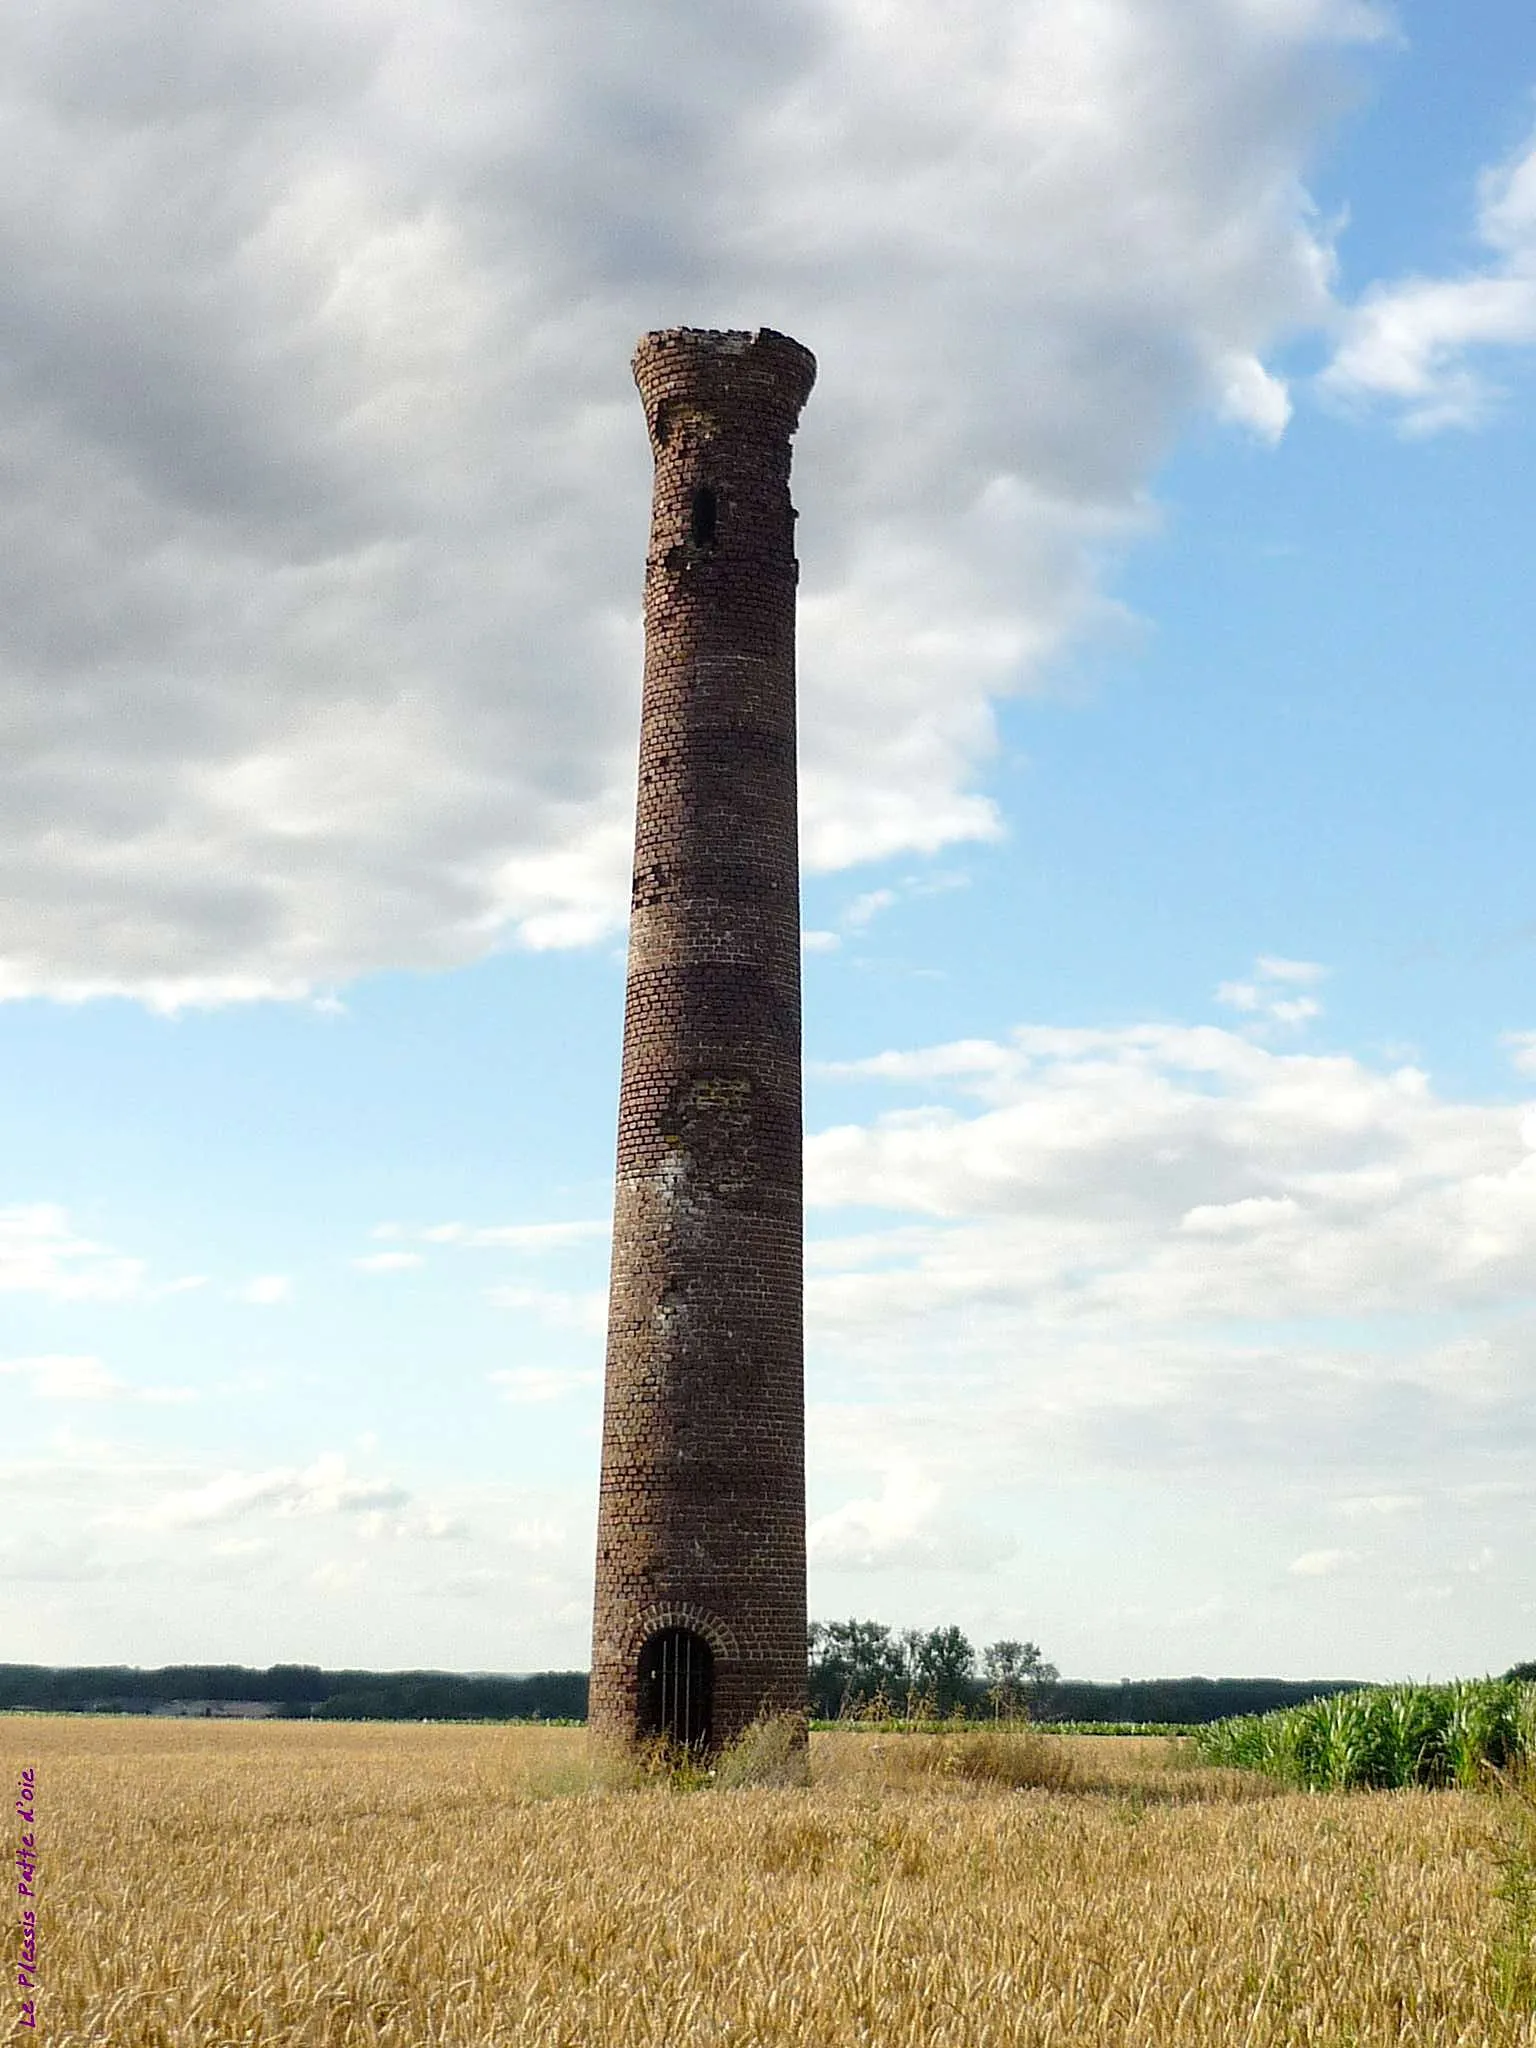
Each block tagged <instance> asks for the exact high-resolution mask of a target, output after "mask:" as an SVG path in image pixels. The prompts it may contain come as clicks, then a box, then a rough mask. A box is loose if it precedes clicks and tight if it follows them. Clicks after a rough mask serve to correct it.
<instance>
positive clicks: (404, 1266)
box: [352, 1252, 426, 1273]
mask: <svg viewBox="0 0 1536 2048" xmlns="http://www.w3.org/2000/svg"><path fill="white" fill-rule="evenodd" d="M352 1263H353V1265H354V1266H355V1267H356V1268H357V1270H358V1272H359V1273H411V1272H414V1271H415V1270H416V1268H417V1267H418V1266H422V1265H425V1263H426V1261H425V1260H424V1259H423V1258H422V1256H421V1253H420V1252H370V1253H369V1254H368V1256H367V1257H366V1258H361V1259H354V1260H353V1261H352Z"/></svg>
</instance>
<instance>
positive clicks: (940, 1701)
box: [901, 1628, 976, 1714]
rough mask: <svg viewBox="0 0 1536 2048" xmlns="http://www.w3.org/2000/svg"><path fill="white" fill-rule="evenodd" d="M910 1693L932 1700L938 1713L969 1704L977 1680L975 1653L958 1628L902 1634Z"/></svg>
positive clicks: (921, 1630)
mask: <svg viewBox="0 0 1536 2048" xmlns="http://www.w3.org/2000/svg"><path fill="white" fill-rule="evenodd" d="M901 1640H902V1644H903V1647H904V1648H905V1650H906V1653H907V1672H908V1678H909V1681H910V1684H911V1688H912V1691H913V1692H915V1693H920V1694H922V1695H923V1697H924V1698H926V1699H930V1700H932V1702H933V1704H934V1706H935V1707H936V1708H937V1709H938V1711H939V1712H940V1713H941V1714H948V1713H952V1712H953V1711H954V1709H955V1708H956V1707H964V1706H966V1705H967V1704H968V1702H969V1699H970V1695H971V1689H972V1686H973V1684H974V1681H975V1677H976V1652H975V1649H974V1648H973V1647H972V1645H971V1642H970V1639H969V1637H968V1636H966V1635H965V1633H964V1632H963V1630H961V1629H958V1628H930V1629H926V1630H925V1629H915V1628H909V1629H905V1630H904V1631H903V1632H902V1638H901Z"/></svg>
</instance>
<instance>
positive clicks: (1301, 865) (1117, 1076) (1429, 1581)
mask: <svg viewBox="0 0 1536 2048" xmlns="http://www.w3.org/2000/svg"><path fill="white" fill-rule="evenodd" d="M7 41H8V54H7V58H6V69H5V72H4V76H3V81H0V90H3V95H4V117H5V118H4V120H3V122H0V152H3V155H4V158H5V162H4V174H3V176H0V252H3V260H0V461H3V465H4V470H5V488H4V490H3V491H0V525H3V545H0V731H3V743H0V1414H3V1416H4V1418H5V1421H4V1428H3V1430H0V1470H3V1477H4V1499H5V1509H6V1511H5V1514H4V1516H3V1517H0V1660H4V1661H12V1662H41V1663H64V1662H79V1663H105V1662H118V1661H121V1662H130V1663H138V1664H143V1665H154V1664H160V1663H165V1662H170V1661H183V1660H219V1661H230V1662H243V1663H250V1664H265V1663H269V1662H272V1661H276V1660H283V1661H309V1662H316V1663H323V1664H328V1665H339V1664H354V1665H363V1666H369V1667H373V1668H392V1667H400V1666H417V1665H431V1666H437V1667H441V1668H446V1669H456V1670H496V1671H521V1670H533V1669H542V1668H549V1667H556V1668H570V1667H576V1666H583V1665H584V1664H585V1662H586V1655H587V1644H588V1631H589V1626H590V1597H591V1573H592V1558H593V1538H594V1518H595V1499H596V1481H597V1456H598V1429H599V1421H600V1409H601V1374H602V1352H603V1322H604V1309H605V1287H606V1270H607V1233H608V1227H609V1224H608V1219H609V1201H610V1182H611V1173H612V1158H613V1138H614V1119H615V1105H616V1098H617V1086H618V1055H619V1038H620V1026H621V1015H622V1004H623V981H624V957H623V955H624V916H625V910H626V899H627V893H628V892H627V879H628V860H629V837H630V829H631V820H632V813H633V781H634V755H635V746H636V739H637V732H638V716H639V675H640V654H641V639H640V621H639V594H640V580H641V574H642V567H643V556H644V548H645V531H646V523H647V517H648V502H649V456H648V451H647V446H646V439H645V432H644V423H643V419H642V416H641V412H640V408H639V404H638V401H637V399H636V396H635V394H634V390H633V386H632V383H631V380H630V374H629V367H628V362H629V355H630V351H631V349H632V347H633V344H634V341H635V338H636V336H637V335H639V334H640V333H641V332H643V331H645V330H646V329H648V328H652V327H659V326H668V325H676V324H686V325H694V326H729V327H756V326H759V325H769V326H773V327H777V328H780V329H782V330H784V331H786V332H789V333H791V334H793V335H795V336H796V337H797V338H798V339H800V340H803V341H804V342H805V343H807V345H809V346H810V347H811V348H812V349H814V350H815V352H816V354H817V356H818V359H819V363H820V373H819V378H818V382H817V386H816V389H815V392H814V393H813V395H812V397H811V400H810V402H809V404H808V406H807V409H806V412H805V416H804V420H803V423H802V427H801V430H800V433H799V435H798V437H797V440H796V444H795V497H796V503H797V505H798V507H799V510H800V522H799V529H798V531H799V545H800V551H801V561H802V573H801V584H800V680H801V793H802V812H803V818H802V857H803V863H804V892H803V893H804V923H805V960H806V989H805V1049H806V1059H807V1092H806V1180H807V1219H806V1222H807V1237H808V1287H807V1383H808V1449H809V1467H810V1471H809V1486H810V1501H809V1512H810V1531H809V1535H810V1557H811V1584H810V1591H811V1610H812V1613H813V1614H815V1615H819V1616H822V1617H831V1616H846V1615H849V1614H855V1615H860V1616H869V1617H874V1618H877V1619H881V1620H884V1621H887V1622H889V1623H891V1624H893V1625H897V1626H935V1625H939V1624H947V1623H950V1622H957V1623H959V1624H960V1625H961V1626H962V1627H964V1628H965V1629H966V1631H967V1632H968V1634H970V1635H971V1637H972V1638H973V1640H974V1641H976V1642H977V1643H978V1644H981V1643H985V1642H988V1641H992V1640H995V1639H997V1638H999V1637H1005V1636H1006V1637H1021V1638H1029V1639H1031V1640H1034V1641H1037V1642H1038V1643H1039V1644H1040V1645H1041V1647H1042V1649H1043V1650H1044V1652H1045V1654H1046V1655H1047V1656H1048V1657H1049V1658H1051V1659H1052V1660H1053V1661H1054V1662H1056V1663H1057V1664H1058V1665H1059V1666H1060V1667H1061V1668H1062V1670H1063V1671H1065V1672H1069V1673H1071V1674H1072V1675H1075V1676H1084V1677H1098V1678H1110V1679H1114V1678H1119V1677H1122V1676H1132V1675H1134V1676H1147V1675H1156V1674H1182V1673H1192V1672H1204V1673H1207V1674H1210V1675H1225V1674H1234V1675H1236V1674H1248V1675H1275V1676H1292V1677H1305V1676H1320V1675H1329V1676H1354V1677H1361V1678H1395V1677H1403V1676H1414V1677H1437V1676H1447V1675H1451V1674H1454V1673H1474V1672H1481V1671H1484V1670H1490V1669H1491V1670H1499V1669H1502V1668H1504V1667H1505V1666H1507V1665H1508V1664H1510V1663H1512V1662H1514V1661H1516V1660H1517V1659H1524V1658H1529V1657H1531V1656H1532V1655H1533V1654H1536V1479H1533V1477H1532V1472H1533V1451H1536V993H1533V988H1532V968H1533V965H1536V883H1533V881H1532V876H1533V875H1536V807H1533V805H1532V803H1531V801H1530V789H1531V774H1532V766H1531V764H1532V759H1533V746H1532V742H1533V739H1536V731H1533V726H1536V709H1533V701H1532V692H1531V688H1530V683H1531V673H1530V671H1531V655H1530V649H1531V647H1532V646H1533V644H1536V578H1533V577H1532V576H1531V574H1530V571H1529V565H1528V558H1529V553H1530V546H1529V535H1530V532H1531V528H1532V514H1533V511H1536V503H1533V500H1536V485H1533V481H1532V479H1533V476H1536V463H1533V459H1532V458H1533V454H1536V21H1533V19H1532V17H1531V15H1530V12H1529V8H1528V6H1526V5H1524V4H1523V0H1470V4H1469V5H1468V6H1466V7H1462V8H1457V9H1455V10H1451V9H1446V8H1444V7H1438V6H1431V5H1430V4H1429V0H1400V4H1398V5H1396V6H1389V5H1386V4H1382V5H1375V4H1365V0H955V4H953V5H951V6H948V7H946V8H944V9H934V8H933V7H931V6H930V5H927V4H926V0H771V4H770V0H737V4H736V5H734V6H732V7H731V8H728V9H722V8H720V7H718V6H707V5H705V4H703V0H647V4H646V5H645V6H643V7H642V6H639V5H638V4H635V0H604V4H601V5H599V4H596V0H559V4H558V5H555V4H553V0H513V4H511V5H508V4H507V0H494V4H493V0H411V4H406V0H303V4H302V5H300V4H298V0H248V4H246V5H243V6H242V7H240V8H239V9H210V8H206V7H202V6H198V5H196V4H193V0H60V4H58V5H55V6H52V7H50V8H47V9H37V10H33V11H32V12H31V14H30V15H29V16H28V17H27V18H26V19H25V20H20V19H18V22H17V24H16V27H15V33H14V34H13V35H12V36H10V37H8V39H7Z"/></svg>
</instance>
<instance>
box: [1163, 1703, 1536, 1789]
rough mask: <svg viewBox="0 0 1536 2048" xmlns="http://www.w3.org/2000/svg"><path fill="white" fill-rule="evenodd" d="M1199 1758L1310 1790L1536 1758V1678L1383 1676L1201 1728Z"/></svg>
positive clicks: (1474, 1773)
mask: <svg viewBox="0 0 1536 2048" xmlns="http://www.w3.org/2000/svg"><path fill="white" fill-rule="evenodd" d="M1194 1743H1195V1748H1196V1751H1197V1753H1198V1754H1199V1756H1200V1757H1201V1759H1202V1761H1204V1762H1205V1763H1208V1764H1213V1765H1217V1766H1221V1767H1225V1768H1227V1769H1229V1770H1241V1771H1262V1772H1264V1773H1265V1774H1266V1775H1267V1776H1269V1777H1272V1778H1278V1779H1279V1780H1280V1781H1281V1783H1282V1784H1285V1785H1296V1786H1301V1787H1303V1788H1305V1789H1306V1790H1308V1791H1315V1792H1335V1791H1338V1792H1342V1791H1350V1790H1353V1789H1356V1788H1363V1787H1378V1788H1379V1787H1390V1788H1401V1787H1403V1786H1408V1785H1426V1786H1446V1785H1460V1786H1463V1787H1466V1788H1469V1789H1470V1788H1475V1787H1477V1786H1480V1785H1484V1784H1486V1783H1487V1782H1488V1780H1489V1778H1490V1777H1491V1776H1494V1775H1495V1774H1497V1773H1500V1772H1508V1771H1510V1770H1512V1769H1517V1768H1522V1767H1525V1766H1528V1765H1530V1764H1532V1763H1533V1762H1536V1685H1518V1684H1515V1683H1514V1682H1513V1681H1511V1680H1509V1679H1499V1678H1485V1679H1471V1680H1467V1681H1465V1682H1463V1683H1461V1684H1458V1685H1385V1686H1373V1687H1370V1688H1368V1689H1366V1690H1363V1691H1360V1692H1348V1693H1338V1694H1335V1695H1334V1697H1333V1698H1331V1699H1321V1700H1309V1701H1308V1702H1307V1703H1306V1705H1304V1706H1299V1707H1286V1708H1282V1709H1281V1710H1280V1711H1278V1712H1276V1713H1273V1714H1247V1715H1239V1716H1237V1717H1236V1718H1234V1719H1232V1720H1229V1721H1216V1722H1213V1723H1212V1724H1211V1725H1210V1726H1209V1727H1208V1728H1202V1729H1198V1730H1197V1731H1196V1732H1195V1736H1194Z"/></svg>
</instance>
